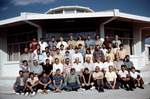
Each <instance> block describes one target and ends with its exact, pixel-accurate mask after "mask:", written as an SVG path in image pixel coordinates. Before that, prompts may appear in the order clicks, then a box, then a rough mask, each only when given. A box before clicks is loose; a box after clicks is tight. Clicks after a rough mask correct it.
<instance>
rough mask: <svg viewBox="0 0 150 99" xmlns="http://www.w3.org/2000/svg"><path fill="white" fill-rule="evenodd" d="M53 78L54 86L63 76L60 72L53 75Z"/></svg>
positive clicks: (58, 83) (57, 84)
mask: <svg viewBox="0 0 150 99" xmlns="http://www.w3.org/2000/svg"><path fill="white" fill-rule="evenodd" d="M53 80H55V84H56V86H59V85H60V82H61V81H62V80H63V76H62V75H61V74H60V75H59V76H57V75H56V74H55V75H54V76H53Z"/></svg>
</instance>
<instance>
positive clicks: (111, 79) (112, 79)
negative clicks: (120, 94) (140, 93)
mask: <svg viewBox="0 0 150 99" xmlns="http://www.w3.org/2000/svg"><path fill="white" fill-rule="evenodd" d="M105 77H106V83H105V86H106V87H107V89H119V86H120V83H119V82H116V78H117V75H116V73H115V72H114V71H113V66H111V65H110V66H109V71H108V72H106V74H105Z"/></svg>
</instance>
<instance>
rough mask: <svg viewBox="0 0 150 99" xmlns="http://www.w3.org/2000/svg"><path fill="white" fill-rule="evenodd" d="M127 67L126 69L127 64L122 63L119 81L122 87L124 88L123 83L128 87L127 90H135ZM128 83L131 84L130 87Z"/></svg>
mask: <svg viewBox="0 0 150 99" xmlns="http://www.w3.org/2000/svg"><path fill="white" fill-rule="evenodd" d="M125 69H126V66H125V65H122V66H121V70H120V71H119V72H118V76H119V81H120V83H121V88H123V85H124V87H125V88H126V90H127V91H129V90H131V91H133V89H132V81H131V79H130V75H129V73H128V71H127V70H125ZM127 85H129V87H128V86H127Z"/></svg>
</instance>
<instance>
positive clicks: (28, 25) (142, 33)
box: [0, 6, 150, 76]
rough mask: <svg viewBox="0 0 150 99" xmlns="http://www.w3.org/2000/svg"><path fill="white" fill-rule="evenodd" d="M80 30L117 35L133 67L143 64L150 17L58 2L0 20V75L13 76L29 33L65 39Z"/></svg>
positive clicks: (139, 67)
mask: <svg viewBox="0 0 150 99" xmlns="http://www.w3.org/2000/svg"><path fill="white" fill-rule="evenodd" d="M70 34H72V35H73V36H74V38H77V36H78V35H79V34H80V35H82V36H83V37H84V38H86V36H87V35H89V34H90V35H91V36H92V38H94V36H95V35H96V34H97V35H100V37H101V39H102V40H104V37H105V35H109V37H110V39H111V40H112V39H113V38H114V35H116V34H117V35H118V36H119V39H120V40H121V42H122V43H123V44H124V46H125V48H126V49H127V51H128V54H129V55H131V60H132V61H133V62H134V65H135V67H136V68H137V69H141V68H144V66H145V64H146V61H145V60H146V57H145V37H149V36H150V18H149V17H143V16H138V15H133V14H127V13H123V12H120V11H119V10H118V9H113V10H108V11H101V12H94V11H93V10H91V9H90V8H87V7H80V6H62V7H58V8H54V9H50V10H49V11H47V12H46V13H44V14H41V13H21V14H20V16H18V17H14V18H10V19H6V20H1V21H0V76H16V75H18V70H19V57H20V55H21V54H22V53H23V48H24V47H25V46H29V43H30V42H31V41H32V37H33V36H36V37H37V38H38V39H39V38H41V37H44V38H45V39H46V41H49V40H50V37H51V36H55V37H56V39H59V36H62V35H63V37H64V38H65V40H68V39H69V35H70Z"/></svg>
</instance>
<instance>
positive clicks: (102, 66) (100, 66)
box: [93, 62, 105, 71]
mask: <svg viewBox="0 0 150 99" xmlns="http://www.w3.org/2000/svg"><path fill="white" fill-rule="evenodd" d="M96 66H98V67H99V68H100V70H101V69H103V68H104V67H105V66H104V63H102V62H99V63H98V62H96V63H94V67H93V69H94V71H95V68H96Z"/></svg>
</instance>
